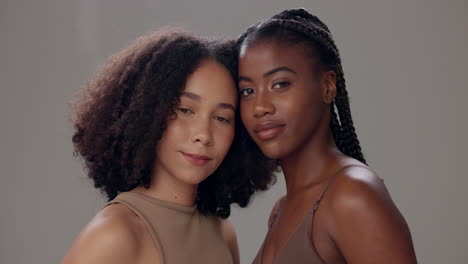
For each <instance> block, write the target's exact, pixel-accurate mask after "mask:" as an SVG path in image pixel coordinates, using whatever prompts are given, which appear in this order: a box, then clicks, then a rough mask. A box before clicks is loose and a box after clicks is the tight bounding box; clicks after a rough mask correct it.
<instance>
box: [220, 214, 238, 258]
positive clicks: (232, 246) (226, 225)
mask: <svg viewBox="0 0 468 264" xmlns="http://www.w3.org/2000/svg"><path fill="white" fill-rule="evenodd" d="M221 233H222V235H223V238H224V241H226V244H227V246H228V248H229V250H230V251H231V255H232V259H233V263H234V264H239V246H238V245H237V236H236V230H235V229H234V225H232V223H231V221H229V220H227V219H224V220H221Z"/></svg>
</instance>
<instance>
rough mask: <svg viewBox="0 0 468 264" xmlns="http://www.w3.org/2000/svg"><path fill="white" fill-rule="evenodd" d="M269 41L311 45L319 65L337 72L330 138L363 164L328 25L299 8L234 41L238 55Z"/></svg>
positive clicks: (342, 75) (262, 24) (339, 62)
mask: <svg viewBox="0 0 468 264" xmlns="http://www.w3.org/2000/svg"><path fill="white" fill-rule="evenodd" d="M271 38H274V39H277V40H279V41H289V42H293V43H300V42H305V43H307V44H310V46H311V47H312V48H315V49H316V50H317V51H318V56H319V63H320V66H322V67H323V68H324V69H325V70H332V71H334V72H335V73H336V90H337V93H336V97H335V99H334V100H333V102H332V103H331V104H330V110H331V119H330V128H331V131H332V134H333V138H334V139H335V142H336V144H337V146H338V148H339V149H340V151H341V152H343V153H344V154H345V155H348V156H350V157H352V158H355V159H357V160H359V161H361V162H363V163H366V160H365V158H364V155H363V154H362V150H361V146H360V144H359V140H358V138H357V135H356V130H355V128H354V123H353V119H352V117H351V110H350V106H349V97H348V91H347V90H346V83H345V78H344V73H343V68H342V66H341V57H340V54H339V51H338V48H337V47H336V45H335V41H334V40H333V37H332V35H331V33H330V30H329V29H328V27H327V25H325V23H323V22H322V21H321V20H320V19H319V18H318V17H316V16H314V15H312V14H310V13H309V12H307V11H306V10H304V9H302V8H301V9H290V10H285V11H283V12H281V13H279V14H277V15H275V16H273V17H272V18H270V19H268V20H266V21H262V22H260V23H257V24H256V25H253V26H252V27H250V28H248V29H247V31H246V32H245V33H244V34H243V35H241V36H240V37H239V39H238V40H237V48H238V53H240V52H241V51H242V50H243V49H245V48H246V47H248V46H250V45H251V44H252V43H253V42H255V41H258V40H261V39H271Z"/></svg>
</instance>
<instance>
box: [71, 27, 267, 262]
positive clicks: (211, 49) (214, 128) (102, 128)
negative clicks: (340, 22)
mask: <svg viewBox="0 0 468 264" xmlns="http://www.w3.org/2000/svg"><path fill="white" fill-rule="evenodd" d="M234 46H235V43H233V41H208V40H203V39H200V38H198V37H195V36H193V35H192V34H190V33H186V32H183V31H178V30H166V31H160V32H156V33H153V34H150V35H147V36H144V37H141V38H139V39H137V40H136V41H135V42H134V43H133V44H132V45H130V46H129V47H128V48H126V49H124V50H123V51H121V52H120V53H118V54H117V55H115V56H113V57H111V59H110V60H109V62H108V63H107V64H106V65H105V66H104V67H103V68H102V69H101V70H100V71H99V73H98V74H97V76H96V77H95V79H94V80H93V81H92V82H90V83H89V84H88V85H87V86H85V87H84V89H83V95H82V97H80V100H79V101H78V102H77V103H76V104H75V106H76V107H75V110H74V113H75V116H74V120H73V124H74V128H75V133H74V135H73V143H74V145H75V151H76V154H77V155H79V156H81V157H82V158H83V160H84V163H85V167H86V168H87V171H88V175H89V177H90V178H91V179H92V180H93V181H94V184H95V187H96V188H99V189H101V190H102V191H103V192H104V193H105V194H106V195H107V197H108V199H109V203H108V204H107V205H106V206H105V207H104V208H103V209H102V210H101V211H100V212H99V213H98V214H97V215H96V216H95V217H94V218H93V219H92V220H91V221H90V222H89V224H88V225H87V226H86V227H85V228H84V229H83V231H82V232H81V233H80V235H79V236H78V238H77V239H76V240H75V242H74V243H73V245H72V247H71V249H70V250H69V252H68V254H67V255H66V256H65V259H64V262H63V263H113V264H115V263H168V264H176V263H204V264H209V263H238V262H239V253H238V247H237V241H236V236H235V231H234V229H233V226H232V224H230V222H228V221H227V220H225V218H227V217H228V216H229V214H230V205H231V204H232V203H237V204H239V205H240V206H241V207H245V206H246V205H247V203H248V202H249V199H250V197H251V195H252V194H253V193H254V192H255V191H256V190H265V189H266V188H267V187H268V186H269V184H270V183H271V182H272V181H273V180H274V178H273V174H272V173H273V169H274V164H273V163H272V162H271V161H270V160H269V159H268V158H266V157H264V156H263V155H262V154H261V151H260V150H259V149H258V147H256V145H255V144H254V143H253V141H252V140H251V139H250V138H249V136H248V133H247V132H246V131H245V128H244V127H243V125H242V123H241V122H240V120H239V113H238V93H237V89H236V85H235V81H234V80H235V76H236V71H237V63H236V54H235V50H234Z"/></svg>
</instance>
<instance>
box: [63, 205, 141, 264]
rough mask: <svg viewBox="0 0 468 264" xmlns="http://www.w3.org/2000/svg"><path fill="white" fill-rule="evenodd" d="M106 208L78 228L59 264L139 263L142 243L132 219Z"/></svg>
mask: <svg viewBox="0 0 468 264" xmlns="http://www.w3.org/2000/svg"><path fill="white" fill-rule="evenodd" d="M108 208H109V207H107V208H105V209H104V210H103V211H101V212H100V213H98V214H97V215H96V216H95V217H94V218H93V219H92V220H91V221H90V222H89V224H88V225H87V226H86V227H85V228H84V229H83V230H82V232H81V233H80V234H79V235H78V237H77V238H76V240H75V241H74V242H73V244H72V246H71V248H70V250H69V251H68V252H67V255H66V256H65V258H64V259H63V261H62V264H76V263H87V264H93V263H112V264H114V263H115V264H119V263H122V264H123V263H138V262H139V261H138V259H139V257H140V256H141V252H140V251H141V249H142V248H143V245H142V240H141V239H140V238H139V236H138V232H139V231H138V230H139V229H138V227H139V226H138V225H135V219H128V218H126V217H125V216H123V215H121V214H120V215H115V214H114V213H109V211H112V210H108ZM135 227H136V228H135Z"/></svg>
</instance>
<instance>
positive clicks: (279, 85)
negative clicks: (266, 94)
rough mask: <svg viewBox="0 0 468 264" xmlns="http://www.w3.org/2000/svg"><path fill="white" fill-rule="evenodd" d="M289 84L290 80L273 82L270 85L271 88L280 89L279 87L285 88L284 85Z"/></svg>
mask: <svg viewBox="0 0 468 264" xmlns="http://www.w3.org/2000/svg"><path fill="white" fill-rule="evenodd" d="M289 85H291V83H290V82H288V81H282V82H276V83H274V84H273V86H272V87H271V88H272V89H280V88H285V87H288V86H289Z"/></svg>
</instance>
